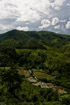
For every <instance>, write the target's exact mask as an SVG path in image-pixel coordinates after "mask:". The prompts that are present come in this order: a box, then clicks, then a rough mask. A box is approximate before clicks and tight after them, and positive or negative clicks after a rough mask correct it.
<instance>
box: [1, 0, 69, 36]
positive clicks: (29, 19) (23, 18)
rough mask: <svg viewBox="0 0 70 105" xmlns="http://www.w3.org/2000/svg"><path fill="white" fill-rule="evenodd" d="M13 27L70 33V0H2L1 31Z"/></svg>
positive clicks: (25, 29)
mask: <svg viewBox="0 0 70 105" xmlns="http://www.w3.org/2000/svg"><path fill="white" fill-rule="evenodd" d="M12 29H17V30H24V31H33V30H34V31H41V30H47V31H54V32H56V33H62V34H69V35H70V0H0V33H4V32H7V31H9V30H12Z"/></svg>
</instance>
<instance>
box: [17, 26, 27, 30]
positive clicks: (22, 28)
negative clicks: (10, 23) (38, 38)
mask: <svg viewBox="0 0 70 105" xmlns="http://www.w3.org/2000/svg"><path fill="white" fill-rule="evenodd" d="M16 29H17V30H20V31H28V30H29V28H28V27H21V26H19V27H17V28H16Z"/></svg>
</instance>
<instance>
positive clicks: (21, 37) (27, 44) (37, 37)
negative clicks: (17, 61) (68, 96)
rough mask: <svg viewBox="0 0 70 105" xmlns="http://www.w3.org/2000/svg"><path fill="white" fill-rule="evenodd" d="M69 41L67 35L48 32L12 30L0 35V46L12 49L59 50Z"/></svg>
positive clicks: (69, 38)
mask: <svg viewBox="0 0 70 105" xmlns="http://www.w3.org/2000/svg"><path fill="white" fill-rule="evenodd" d="M69 41H70V36H69V35H61V34H56V33H54V32H48V31H40V32H35V31H28V32H24V31H18V30H12V31H9V32H7V33H4V34H2V35H0V46H3V47H4V46H5V47H6V46H8V47H9V46H10V47H14V48H19V49H20V48H21V49H22V48H25V49H26V48H27V49H46V48H47V46H48V47H54V48H60V47H62V46H64V45H65V44H67V43H68V42H69Z"/></svg>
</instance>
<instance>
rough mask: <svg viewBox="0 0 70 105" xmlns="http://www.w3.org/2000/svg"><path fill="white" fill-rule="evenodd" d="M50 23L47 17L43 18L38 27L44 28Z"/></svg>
mask: <svg viewBox="0 0 70 105" xmlns="http://www.w3.org/2000/svg"><path fill="white" fill-rule="evenodd" d="M50 25H51V22H50V21H49V20H48V19H47V20H46V19H44V20H42V21H41V26H39V28H46V27H49V26H50Z"/></svg>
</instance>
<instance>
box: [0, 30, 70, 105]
mask: <svg viewBox="0 0 70 105" xmlns="http://www.w3.org/2000/svg"><path fill="white" fill-rule="evenodd" d="M22 68H23V70H22V71H24V70H25V71H27V72H31V73H30V76H31V77H32V78H34V77H35V72H37V73H38V72H39V73H45V74H47V75H50V76H52V77H54V78H53V79H51V78H49V79H47V78H37V79H38V81H42V82H44V83H53V84H54V85H57V86H60V87H62V88H64V89H65V90H66V91H67V93H66V94H62V95H61V94H59V92H57V89H56V90H55V89H52V88H47V89H46V88H41V87H40V86H34V85H32V84H31V83H30V82H29V81H27V79H26V76H25V75H24V74H22V73H21V74H20V73H19V72H20V71H21V69H22ZM37 75H39V74H37ZM69 89H70V36H69V35H62V34H57V33H54V32H48V31H40V32H35V31H28V32H24V31H18V30H12V31H9V32H7V33H4V34H1V35H0V105H70V90H69Z"/></svg>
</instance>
